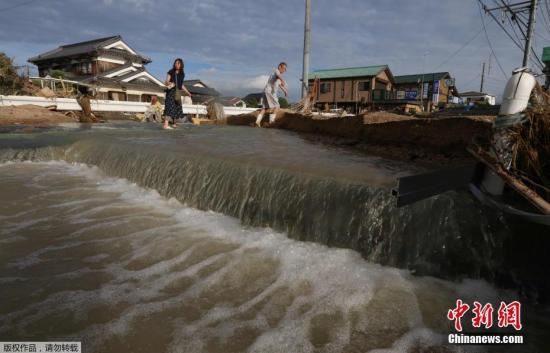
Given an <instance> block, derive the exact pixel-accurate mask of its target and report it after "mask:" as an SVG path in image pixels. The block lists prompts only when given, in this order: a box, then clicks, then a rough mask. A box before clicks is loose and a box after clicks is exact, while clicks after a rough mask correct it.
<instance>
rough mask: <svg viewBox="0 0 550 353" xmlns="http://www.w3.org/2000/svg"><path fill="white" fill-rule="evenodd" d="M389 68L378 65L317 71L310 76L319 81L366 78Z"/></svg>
mask: <svg viewBox="0 0 550 353" xmlns="http://www.w3.org/2000/svg"><path fill="white" fill-rule="evenodd" d="M387 68H388V65H376V66H364V67H348V68H345V69H329V70H315V71H313V72H312V73H310V74H309V79H310V80H312V79H314V78H315V77H319V79H327V78H344V77H365V76H376V75H378V74H379V73H380V71H383V70H385V69H387Z"/></svg>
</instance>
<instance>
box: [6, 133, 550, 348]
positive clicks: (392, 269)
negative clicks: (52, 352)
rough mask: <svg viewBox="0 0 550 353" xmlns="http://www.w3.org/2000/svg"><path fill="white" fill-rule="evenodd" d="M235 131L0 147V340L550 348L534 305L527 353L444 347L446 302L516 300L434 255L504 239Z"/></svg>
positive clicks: (445, 210) (374, 170)
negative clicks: (398, 201) (475, 236)
mask: <svg viewBox="0 0 550 353" xmlns="http://www.w3.org/2000/svg"><path fill="white" fill-rule="evenodd" d="M246 130H253V129H246ZM246 130H241V129H239V128H222V129H218V128H207V129H203V128H196V127H190V128H184V129H182V130H180V131H177V132H176V133H175V134H172V135H167V134H166V132H160V131H157V130H154V129H150V130H147V129H144V128H143V127H140V126H134V125H131V126H126V125H125V126H123V127H121V126H106V128H102V129H97V130H94V129H92V130H85V131H83V130H78V131H77V130H71V129H69V130H67V128H64V129H61V131H50V132H46V133H41V134H4V135H2V136H0V146H1V147H0V151H1V152H0V156H1V158H2V159H3V164H1V165H0V178H1V179H0V180H2V182H1V183H0V195H1V199H2V202H1V203H0V284H1V288H2V290H1V291H0V340H1V341H9V340H17V341H21V340H29V341H45V340H76V341H82V344H83V349H84V351H85V352H120V351H129V352H153V351H154V352H485V351H489V352H525V351H537V350H538V351H544V350H545V349H547V348H548V346H547V344H546V343H545V342H544V338H545V336H544V333H545V332H547V331H548V328H549V327H550V324H549V323H548V315H547V314H546V313H547V312H548V311H547V308H546V306H543V305H537V304H536V303H534V302H528V301H526V303H525V304H524V326H525V328H524V332H523V333H524V334H525V336H526V341H527V344H528V345H527V346H520V347H517V346H516V347H505V348H502V347H496V348H498V349H495V347H493V348H491V347H487V346H481V347H477V346H446V345H445V341H446V338H447V336H446V335H447V334H448V333H449V332H450V330H451V329H450V325H451V324H450V322H449V321H448V320H447V319H446V314H447V310H448V309H449V308H451V307H452V306H453V304H454V301H455V300H456V299H457V298H461V299H462V300H464V301H467V302H470V303H471V302H473V301H474V300H477V301H481V302H491V303H495V305H497V304H498V302H499V301H500V300H504V301H511V300H513V299H516V298H520V299H521V300H523V299H522V298H523V297H524V294H522V293H521V290H520V287H521V286H520V285H518V286H517V287H515V288H514V287H513V286H512V287H511V288H500V286H499V285H496V284H491V283H489V282H488V281H487V280H484V279H482V278H481V276H476V275H475V272H476V271H475V270H474V273H473V274H472V273H470V274H466V273H467V272H468V271H470V269H462V270H461V268H460V264H461V262H457V261H458V260H456V259H453V257H452V256H451V257H450V258H448V259H447V260H445V261H447V262H448V263H447V264H443V263H439V262H438V259H440V258H441V257H444V256H445V254H449V252H445V251H441V250H440V253H439V254H435V255H434V254H433V251H435V250H437V249H440V246H442V245H446V246H449V244H452V242H451V243H449V242H450V241H451V240H452V239H455V238H457V237H458V238H459V239H460V238H462V239H463V241H466V242H472V241H473V240H472V239H471V238H469V236H470V237H471V236H472V234H469V233H468V231H471V232H474V231H475V230H476V229H479V228H480V227H487V228H489V229H494V231H493V232H492V233H491V232H485V233H483V232H481V231H479V232H480V233H479V234H481V235H482V237H483V236H484V237H485V239H486V241H489V242H493V245H495V244H496V248H497V250H498V236H499V235H500V236H501V237H506V236H507V233H504V232H503V231H502V230H501V229H502V228H499V227H498V222H497V223H494V222H496V221H495V220H493V219H492V218H491V217H492V216H491V215H487V214H484V213H479V212H477V213H475V214H474V215H472V214H471V213H469V211H468V210H469V208H468V207H469V206H470V205H471V203H470V202H473V201H471V200H469V199H468V198H466V197H465V196H464V195H461V194H453V193H451V194H449V195H443V196H441V197H439V198H436V199H435V200H431V201H428V202H425V203H423V204H420V205H418V206H416V207H412V208H407V209H403V210H396V209H394V208H393V207H392V206H391V199H390V198H387V197H386V196H385V195H386V191H387V190H388V189H389V187H391V185H392V180H393V178H394V177H395V175H406V174H408V173H413V172H414V167H412V166H407V165H404V164H398V163H393V162H390V161H384V160H381V159H379V158H372V159H368V158H365V157H364V156H362V155H358V154H355V153H352V152H349V151H347V150H343V149H337V148H332V147H326V146H322V145H318V144H309V143H307V142H305V141H303V140H301V139H300V138H299V137H298V136H296V135H292V134H286V133H284V132H280V131H279V132H269V131H257V130H253V131H255V132H254V135H250V134H248V132H247V131H246ZM289 149H290V150H295V151H296V153H293V154H289V153H288V151H289ZM199 157H200V158H199ZM162 166H164V170H162V169H161V167H162ZM181 184H183V185H181ZM185 184H190V185H189V188H187V187H185ZM457 209H458V210H457ZM327 210H328V211H330V212H328V213H327ZM339 210H341V211H345V212H340V211H339ZM350 210H351V211H350ZM350 212H351V213H350ZM422 217H424V218H422ZM468 217H469V218H468ZM358 218H365V220H363V221H360V222H358V221H357V219H358ZM423 219H424V220H423ZM497 220H498V219H497ZM476 222H481V223H478V224H476ZM483 222H485V223H484V224H483ZM403 224H404V225H403ZM373 233H374V234H380V235H379V236H374V235H373ZM426 233H428V235H430V234H431V235H430V236H431V238H428V237H427V236H425V235H424V236H423V235H422V234H426ZM409 234H410V235H412V236H414V234H416V237H415V238H414V240H415V241H417V242H421V244H420V245H421V246H418V247H415V246H414V244H413V243H411V241H412V240H411V239H404V238H403V237H404V236H405V235H409ZM434 234H435V235H439V238H437V237H436V236H435V235H434ZM384 235H387V239H384V238H383V236H384ZM450 239H451V240H450ZM422 249H424V251H422ZM487 249H488V248H476V249H475V251H481V252H484V251H485V253H484V254H485V255H486V256H490V255H491V254H489V253H488V251H489V250H487ZM497 250H493V251H494V252H498V251H497ZM463 255H464V256H468V258H467V259H464V260H467V261H469V262H470V263H471V264H470V265H471V266H470V267H471V269H475V268H478V269H479V268H482V267H483V268H485V269H487V271H489V270H488V269H490V268H491V267H490V264H484V263H483V261H482V260H483V259H480V258H478V257H475V256H473V255H472V253H465V254H464V253H463ZM494 256H495V257H493V259H494V258H497V257H496V255H494ZM487 260H490V258H489V259H485V261H487ZM453 261H454V262H453ZM380 263H382V264H383V265H381V264H380ZM457 266H458V267H459V268H456V267H457ZM476 266H478V267H476ZM453 270H454V272H453ZM421 272H425V273H423V274H422V273H421ZM457 273H458V274H460V276H458V277H457ZM517 273H523V272H517ZM429 274H433V275H437V276H439V277H440V278H436V277H431V276H429ZM526 349H528V350H526Z"/></svg>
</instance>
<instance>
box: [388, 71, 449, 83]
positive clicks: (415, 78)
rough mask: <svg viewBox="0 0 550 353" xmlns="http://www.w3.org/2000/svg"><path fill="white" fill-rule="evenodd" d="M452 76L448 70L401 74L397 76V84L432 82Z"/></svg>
mask: <svg viewBox="0 0 550 353" xmlns="http://www.w3.org/2000/svg"><path fill="white" fill-rule="evenodd" d="M450 77H451V75H450V74H449V73H448V72H428V73H425V74H414V75H400V76H395V84H403V83H418V82H422V81H424V82H431V81H437V80H443V79H446V78H450Z"/></svg>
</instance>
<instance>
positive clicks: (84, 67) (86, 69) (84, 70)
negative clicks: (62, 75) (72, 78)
mask: <svg viewBox="0 0 550 353" xmlns="http://www.w3.org/2000/svg"><path fill="white" fill-rule="evenodd" d="M79 71H80V73H81V74H83V75H89V74H91V73H92V63H90V62H87V63H80V67H79Z"/></svg>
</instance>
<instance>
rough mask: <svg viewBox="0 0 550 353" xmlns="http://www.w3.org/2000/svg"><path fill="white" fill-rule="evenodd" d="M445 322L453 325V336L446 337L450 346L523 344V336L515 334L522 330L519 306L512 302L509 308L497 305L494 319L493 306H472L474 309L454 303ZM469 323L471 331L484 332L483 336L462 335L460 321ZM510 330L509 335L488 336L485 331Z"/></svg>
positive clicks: (507, 305) (487, 304)
mask: <svg viewBox="0 0 550 353" xmlns="http://www.w3.org/2000/svg"><path fill="white" fill-rule="evenodd" d="M495 316H496V320H497V321H496V323H495V322H494V319H495ZM447 319H449V320H450V321H452V322H453V323H454V330H455V331H456V332H454V333H451V334H449V338H448V340H449V343H450V344H523V335H519V334H514V333H515V332H519V331H521V329H522V323H521V303H520V302H519V301H513V302H511V303H509V304H507V303H505V302H500V305H499V307H498V310H497V312H496V315H495V308H494V307H493V304H491V303H486V304H484V305H483V304H481V303H479V302H477V301H474V302H473V307H471V306H470V305H469V304H467V303H464V302H463V301H462V300H461V299H457V300H456V306H455V307H454V308H451V309H449V311H448V312H447ZM463 319H464V320H467V319H470V320H471V327H472V329H473V330H475V329H484V331H483V333H479V332H477V333H475V332H474V333H462V332H463V326H462V323H463V321H462V320H463ZM497 327H498V328H499V329H503V330H510V331H511V333H501V332H498V333H496V332H495V333H489V332H487V331H486V330H489V329H491V328H497Z"/></svg>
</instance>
